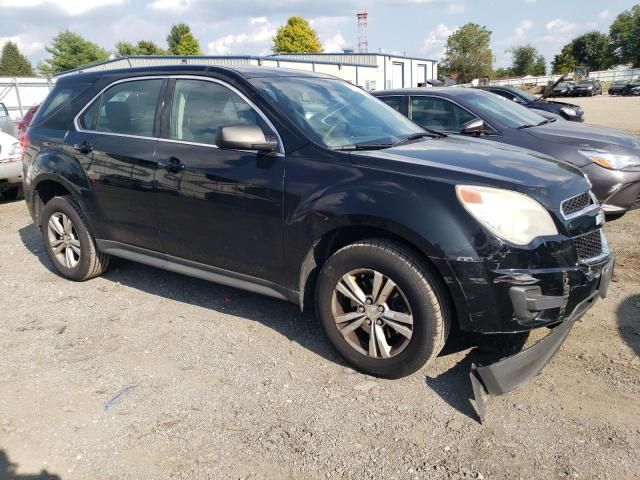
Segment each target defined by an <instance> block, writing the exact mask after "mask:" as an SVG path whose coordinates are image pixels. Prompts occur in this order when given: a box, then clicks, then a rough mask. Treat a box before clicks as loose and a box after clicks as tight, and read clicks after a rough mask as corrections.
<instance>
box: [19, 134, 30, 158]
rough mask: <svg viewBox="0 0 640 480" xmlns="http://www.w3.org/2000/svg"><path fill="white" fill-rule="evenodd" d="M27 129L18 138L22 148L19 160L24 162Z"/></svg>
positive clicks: (27, 146)
mask: <svg viewBox="0 0 640 480" xmlns="http://www.w3.org/2000/svg"><path fill="white" fill-rule="evenodd" d="M29 142H30V138H29V129H27V131H26V132H24V135H22V137H20V145H21V146H22V155H20V160H22V161H23V162H24V159H25V157H26V156H27V148H29Z"/></svg>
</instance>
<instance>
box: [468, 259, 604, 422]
mask: <svg viewBox="0 0 640 480" xmlns="http://www.w3.org/2000/svg"><path fill="white" fill-rule="evenodd" d="M614 262H615V259H614V256H613V255H612V256H611V258H610V260H609V261H608V262H607V264H606V265H605V266H604V267H603V268H602V271H601V274H600V283H599V286H598V291H596V292H595V293H594V294H593V295H592V296H590V297H589V298H587V299H585V300H584V301H582V302H581V303H580V304H578V305H577V306H576V308H575V309H574V310H573V312H572V314H571V315H570V316H569V318H567V319H566V320H565V321H564V322H562V323H561V324H559V325H558V326H556V327H555V328H554V329H553V330H552V332H551V333H550V334H549V335H547V336H546V337H545V338H543V339H542V340H540V341H539V342H538V343H536V344H534V345H532V346H531V347H529V348H527V349H526V350H523V351H522V352H519V353H517V354H515V355H512V356H511V357H507V358H504V359H502V360H499V361H498V362H495V363H493V364H491V365H487V366H482V365H476V364H473V365H472V366H471V372H470V377H471V384H472V386H473V393H474V396H475V401H476V408H477V410H478V415H479V417H480V421H483V420H484V417H485V413H486V402H487V395H502V394H504V393H507V392H509V391H511V390H515V389H516V388H518V387H520V386H521V385H523V384H525V383H527V382H529V381H530V380H531V379H533V378H534V377H536V376H537V375H538V374H539V373H540V372H541V371H542V370H543V369H544V367H545V366H546V364H547V363H549V361H550V360H551V359H552V358H553V356H554V355H555V354H556V353H557V352H558V350H559V349H560V347H561V346H562V344H563V343H564V341H565V340H566V338H567V336H568V335H569V332H570V331H571V328H572V327H573V325H574V324H575V322H576V321H577V320H578V319H579V318H580V317H581V316H582V315H583V314H584V313H585V312H586V311H587V310H589V308H590V307H591V306H592V305H593V304H594V303H595V302H596V300H597V299H598V297H602V298H604V297H606V296H607V292H608V289H609V283H610V282H611V276H612V274H613V267H614Z"/></svg>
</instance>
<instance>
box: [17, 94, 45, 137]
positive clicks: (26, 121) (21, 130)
mask: <svg viewBox="0 0 640 480" xmlns="http://www.w3.org/2000/svg"><path fill="white" fill-rule="evenodd" d="M38 108H40V104H37V105H34V106H33V107H31V108H30V109H29V110H27V113H25V115H24V117H22V120H20V121H19V122H18V141H19V142H20V144H21V145H22V139H23V137H24V135H25V134H26V133H27V129H28V128H29V125H31V120H32V119H33V116H34V115H35V114H36V112H37V111H38Z"/></svg>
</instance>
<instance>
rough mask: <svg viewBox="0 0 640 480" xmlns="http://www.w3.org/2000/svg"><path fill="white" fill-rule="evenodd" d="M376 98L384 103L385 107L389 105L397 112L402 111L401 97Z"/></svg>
mask: <svg viewBox="0 0 640 480" xmlns="http://www.w3.org/2000/svg"><path fill="white" fill-rule="evenodd" d="M378 98H379V99H380V100H382V101H383V102H384V103H386V104H387V105H389V106H390V107H391V108H393V109H394V110H396V111H398V112H399V111H401V110H402V97H399V96H393V97H378Z"/></svg>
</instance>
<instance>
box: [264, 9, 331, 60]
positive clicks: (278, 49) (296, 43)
mask: <svg viewBox="0 0 640 480" xmlns="http://www.w3.org/2000/svg"><path fill="white" fill-rule="evenodd" d="M272 49H273V52H274V53H321V52H322V51H323V49H322V44H321V43H320V39H319V38H318V33H317V32H316V31H315V30H314V29H313V28H311V25H309V22H308V21H307V20H306V19H304V18H302V17H289V19H288V20H287V23H286V24H285V25H282V26H281V27H280V28H278V31H277V32H276V36H275V37H273V47H272Z"/></svg>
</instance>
